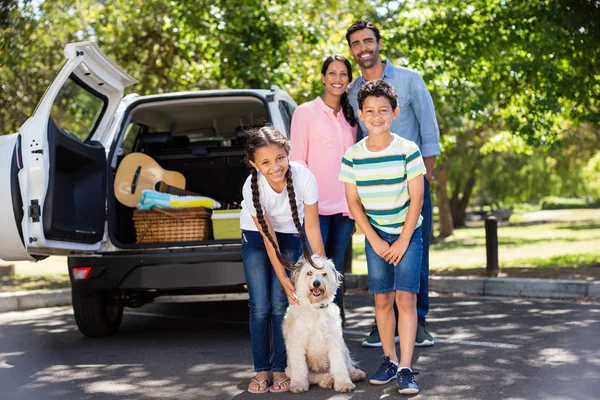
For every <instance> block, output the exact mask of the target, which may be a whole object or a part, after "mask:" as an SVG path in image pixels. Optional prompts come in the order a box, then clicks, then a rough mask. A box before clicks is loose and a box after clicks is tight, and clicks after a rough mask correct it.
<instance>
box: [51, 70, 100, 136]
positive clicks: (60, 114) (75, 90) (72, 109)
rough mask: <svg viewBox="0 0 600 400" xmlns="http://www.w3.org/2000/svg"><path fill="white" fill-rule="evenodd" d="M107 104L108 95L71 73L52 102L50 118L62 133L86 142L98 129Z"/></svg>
mask: <svg viewBox="0 0 600 400" xmlns="http://www.w3.org/2000/svg"><path fill="white" fill-rule="evenodd" d="M107 104H108V99H107V98H106V97H104V96H103V95H101V94H100V93H98V92H96V91H94V90H93V89H91V88H89V87H88V86H87V85H85V84H84V83H83V82H81V81H80V80H79V79H77V77H76V76H75V75H71V77H70V78H69V79H68V80H67V82H65V84H64V85H63V87H62V88H61V89H60V92H58V95H57V96H56V99H55V100H54V103H53V104H52V109H51V111H50V118H52V120H53V121H54V124H55V125H56V126H57V127H58V129H59V130H60V131H61V132H62V133H64V134H67V135H71V136H75V137H77V138H78V139H79V140H81V141H82V142H85V141H86V140H88V138H90V137H91V135H92V134H93V133H94V131H95V130H96V127H97V126H98V122H99V121H100V118H102V115H103V114H104V111H105V110H106V106H107Z"/></svg>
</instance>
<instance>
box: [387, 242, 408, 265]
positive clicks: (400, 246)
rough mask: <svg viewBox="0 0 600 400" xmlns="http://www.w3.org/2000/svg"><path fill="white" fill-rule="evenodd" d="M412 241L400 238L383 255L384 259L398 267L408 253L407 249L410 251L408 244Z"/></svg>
mask: <svg viewBox="0 0 600 400" xmlns="http://www.w3.org/2000/svg"><path fill="white" fill-rule="evenodd" d="M409 241H410V240H407V239H404V238H403V237H402V236H400V237H399V238H398V239H397V240H396V241H395V242H394V243H392V245H391V246H390V248H389V249H388V250H387V251H386V252H385V253H383V256H382V257H383V259H384V260H386V261H387V262H389V263H390V264H393V265H398V263H399V262H400V260H401V259H402V257H403V256H404V253H406V249H408V243H409Z"/></svg>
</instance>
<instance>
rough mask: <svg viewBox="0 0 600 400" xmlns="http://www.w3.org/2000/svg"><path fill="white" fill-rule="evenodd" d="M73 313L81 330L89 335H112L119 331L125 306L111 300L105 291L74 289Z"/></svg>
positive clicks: (72, 295) (72, 296)
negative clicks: (82, 291)
mask: <svg viewBox="0 0 600 400" xmlns="http://www.w3.org/2000/svg"><path fill="white" fill-rule="evenodd" d="M71 293H72V294H71V298H72V300H73V313H74V314H75V322H76V323H77V328H79V331H80V332H81V333H82V334H84V335H85V336H88V337H99V336H111V335H114V334H115V333H117V331H118V330H119V326H120V325H121V320H122V319H123V306H122V305H121V304H118V303H115V302H113V301H111V299H110V296H109V295H108V294H107V293H104V292H95V293H94V294H91V295H90V294H83V293H81V292H79V291H78V290H75V289H74V290H72V292H71Z"/></svg>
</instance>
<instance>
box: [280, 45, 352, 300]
mask: <svg viewBox="0 0 600 400" xmlns="http://www.w3.org/2000/svg"><path fill="white" fill-rule="evenodd" d="M321 81H322V82H323V85H324V88H325V94H324V95H323V97H317V98H316V99H315V100H313V101H310V102H308V103H304V104H302V105H301V106H300V107H298V109H296V111H295V112H294V116H293V117H292V129H291V142H292V152H291V154H290V159H292V160H293V161H297V162H299V163H301V164H303V165H306V166H307V167H308V168H309V169H310V171H311V172H312V173H313V174H314V175H315V177H316V178H317V181H318V182H319V224H320V227H321V235H322V237H323V242H324V243H325V251H326V252H327V254H328V256H329V258H331V259H332V260H333V262H334V264H335V266H336V268H337V270H338V271H339V272H342V269H343V263H344V255H345V254H346V246H347V245H348V242H349V241H350V237H351V236H352V231H353V229H354V220H353V219H352V216H351V215H350V211H349V210H348V203H347V202H346V195H345V191H344V183H343V182H341V181H340V180H339V179H338V176H339V174H340V168H341V159H342V157H343V156H344V153H346V150H347V149H348V148H349V147H350V146H352V145H353V144H354V143H355V142H356V133H357V131H358V121H357V120H356V117H355V116H354V110H353V109H352V107H351V106H350V103H349V102H348V95H347V94H346V88H347V87H348V84H349V83H350V82H351V81H352V67H351V66H350V62H348V60H346V59H345V58H344V57H342V56H340V55H334V56H331V57H328V58H327V59H325V61H324V62H323V66H322V68H321ZM340 290H341V289H340ZM339 294H340V291H339V290H338V293H337V295H336V301H337V302H338V305H339V298H340V296H339ZM340 308H341V307H340Z"/></svg>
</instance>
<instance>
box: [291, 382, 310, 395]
mask: <svg viewBox="0 0 600 400" xmlns="http://www.w3.org/2000/svg"><path fill="white" fill-rule="evenodd" d="M290 392H292V393H303V392H308V382H298V381H292V383H291V384H290Z"/></svg>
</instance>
